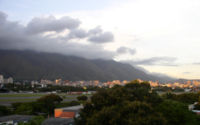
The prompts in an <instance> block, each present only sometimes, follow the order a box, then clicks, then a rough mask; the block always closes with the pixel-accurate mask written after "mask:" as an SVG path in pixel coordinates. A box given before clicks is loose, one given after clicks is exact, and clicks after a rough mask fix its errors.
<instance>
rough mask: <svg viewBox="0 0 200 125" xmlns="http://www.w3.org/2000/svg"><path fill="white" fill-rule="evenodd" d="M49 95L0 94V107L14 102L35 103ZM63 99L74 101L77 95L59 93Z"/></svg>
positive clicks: (64, 100)
mask: <svg viewBox="0 0 200 125" xmlns="http://www.w3.org/2000/svg"><path fill="white" fill-rule="evenodd" d="M48 94H49V93H1V94H0V105H10V104H12V103H15V102H31V101H36V100H37V99H38V98H40V97H42V96H45V95H48ZM58 95H60V96H61V97H62V98H63V102H68V101H72V100H76V97H77V96H79V95H68V94H66V93H59V94H58Z"/></svg>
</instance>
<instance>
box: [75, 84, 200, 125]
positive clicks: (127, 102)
mask: <svg viewBox="0 0 200 125" xmlns="http://www.w3.org/2000/svg"><path fill="white" fill-rule="evenodd" d="M183 96H185V95H183ZM177 98H178V97H177ZM180 98H181V97H180ZM190 101H194V100H190ZM190 101H189V99H188V100H187V101H186V102H190ZM75 121H76V124H77V125H199V124H200V118H199V116H197V115H196V114H194V113H193V112H191V111H189V110H188V106H187V104H186V103H184V99H180V100H175V99H170V98H165V97H161V96H159V95H158V94H157V93H156V92H155V91H152V90H151V87H150V85H149V83H147V82H143V83H139V82H138V81H132V82H131V83H129V84H127V85H125V86H115V87H113V88H111V89H107V90H101V91H98V92H97V93H96V94H94V95H93V96H92V97H91V100H89V101H88V102H87V103H86V104H85V105H84V108H83V109H82V110H81V112H80V117H78V118H76V119H75Z"/></svg>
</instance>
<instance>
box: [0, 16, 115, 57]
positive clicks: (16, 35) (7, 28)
mask: <svg viewBox="0 0 200 125" xmlns="http://www.w3.org/2000/svg"><path fill="white" fill-rule="evenodd" d="M4 15H5V14H4V13H3V14H2V13H0V21H2V20H4V23H1V26H0V49H15V50H35V51H41V52H55V53H61V54H65V55H74V56H79V57H84V58H89V59H98V58H101V59H112V58H113V57H114V56H115V54H116V53H115V52H112V51H107V50H104V48H103V46H102V45H101V44H88V45H83V44H80V43H74V42H68V41H67V40H63V39H61V38H59V37H56V38H50V37H43V36H41V35H40V34H37V33H36V34H32V35H27V27H26V26H23V25H20V24H19V23H18V22H11V21H8V20H7V19H6V16H4ZM48 25H50V24H48ZM46 26H47V25H46ZM52 29H53V28H52V27H51V28H49V29H48V28H46V29H45V30H44V29H43V30H39V31H37V32H42V31H47V30H52ZM53 30H58V29H53ZM60 30H61V29H60ZM85 32H86V31H84V30H81V29H79V28H75V29H71V30H70V33H71V35H72V34H73V35H72V36H73V37H74V38H83V37H85V36H86V34H87V36H88V32H86V33H85ZM70 33H69V34H68V35H70ZM66 37H67V36H66Z"/></svg>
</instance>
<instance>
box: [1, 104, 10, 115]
mask: <svg viewBox="0 0 200 125" xmlns="http://www.w3.org/2000/svg"><path fill="white" fill-rule="evenodd" d="M9 114H11V111H10V109H8V108H7V107H6V106H3V105H0V116H5V115H9Z"/></svg>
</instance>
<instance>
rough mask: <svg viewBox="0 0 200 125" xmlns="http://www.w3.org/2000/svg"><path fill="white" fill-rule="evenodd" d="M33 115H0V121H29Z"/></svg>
mask: <svg viewBox="0 0 200 125" xmlns="http://www.w3.org/2000/svg"><path fill="white" fill-rule="evenodd" d="M32 117H33V116H30V115H9V116H3V117H0V122H6V121H15V122H22V121H29V120H30V119H31V118H32Z"/></svg>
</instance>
